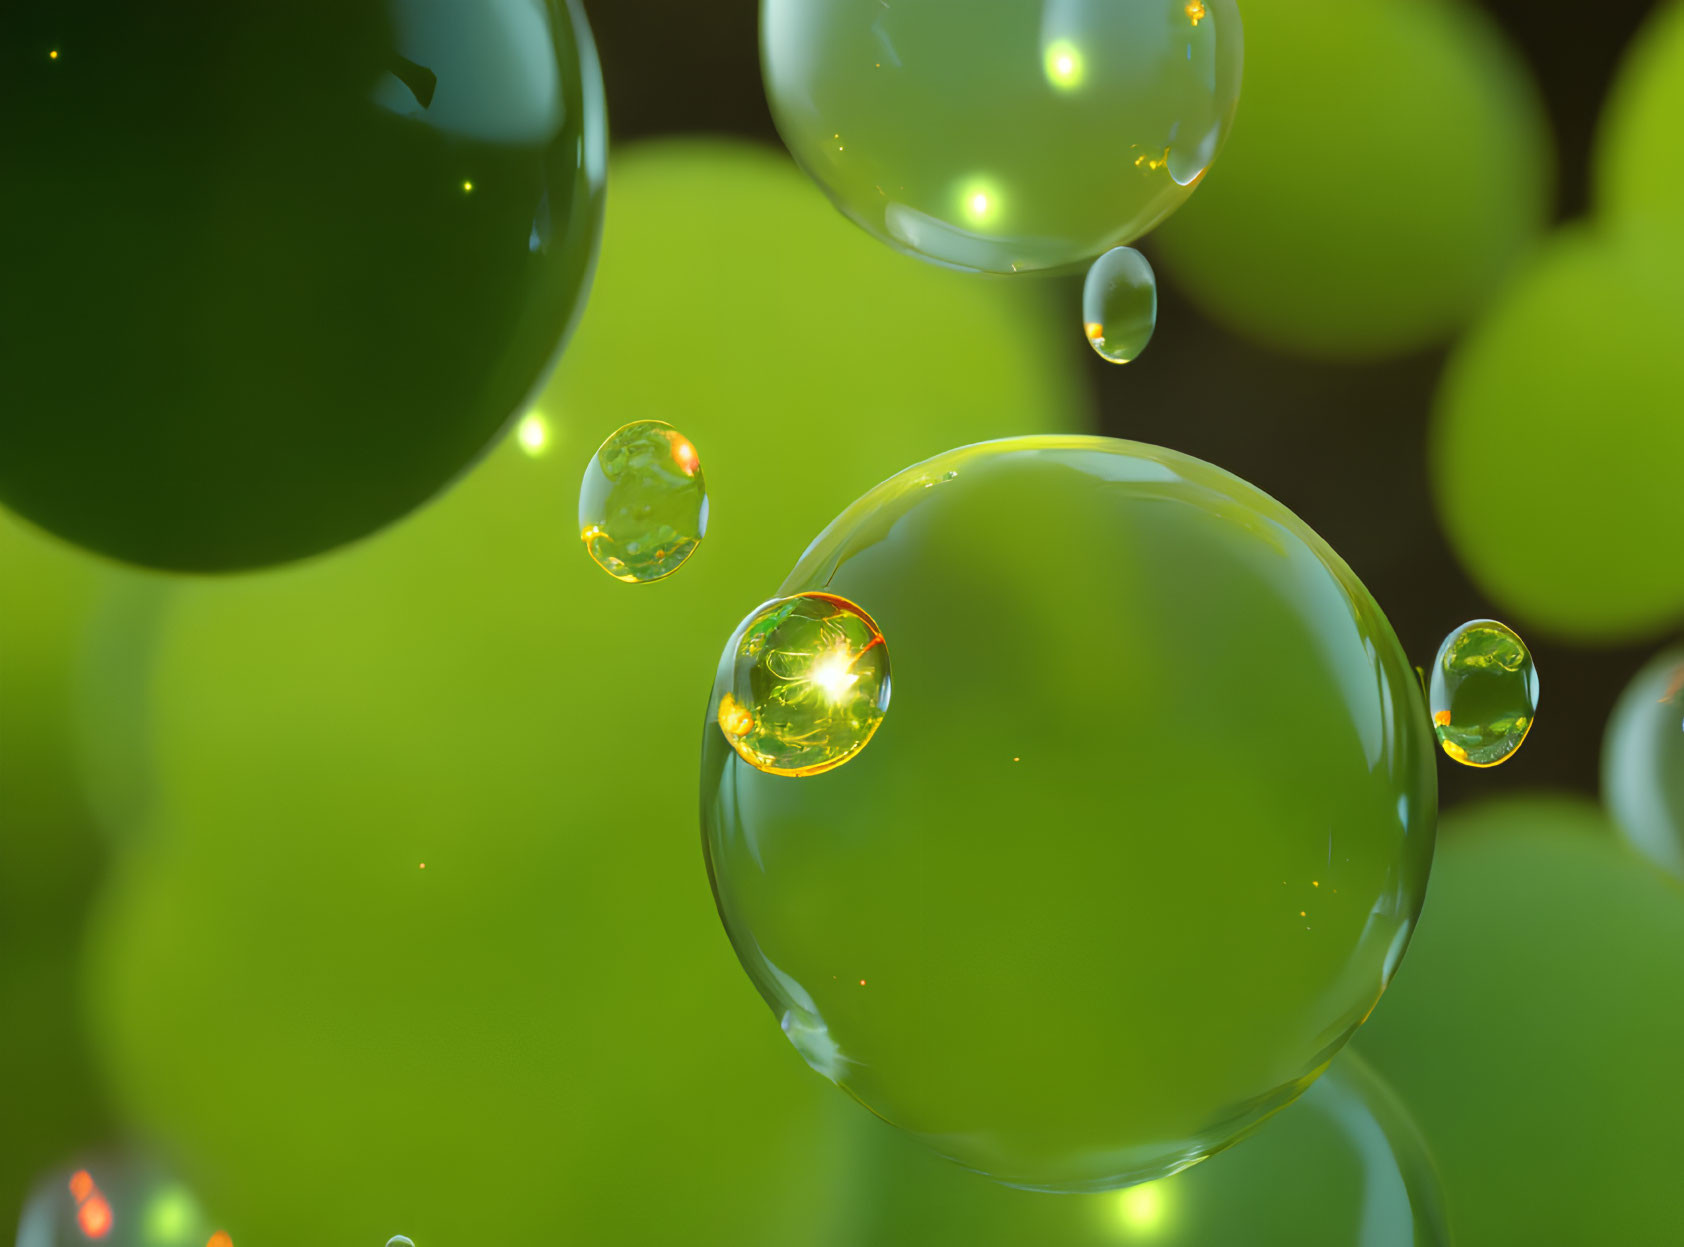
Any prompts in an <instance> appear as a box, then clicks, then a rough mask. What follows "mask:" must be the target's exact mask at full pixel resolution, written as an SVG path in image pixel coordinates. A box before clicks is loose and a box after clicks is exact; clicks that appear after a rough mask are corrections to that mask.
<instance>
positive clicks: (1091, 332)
mask: <svg viewBox="0 0 1684 1247" xmlns="http://www.w3.org/2000/svg"><path fill="white" fill-rule="evenodd" d="M1082 328H1083V329H1084V330H1086V331H1087V335H1088V341H1089V342H1098V341H1100V340H1101V339H1103V338H1104V337H1105V326H1104V325H1095V324H1087V325H1083V326H1082Z"/></svg>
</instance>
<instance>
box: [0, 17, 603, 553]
mask: <svg viewBox="0 0 1684 1247" xmlns="http://www.w3.org/2000/svg"><path fill="white" fill-rule="evenodd" d="M0 116H4V117H6V118H7V122H6V124H5V125H4V126H3V127H0V167H3V168H4V169H5V170H6V178H7V184H8V187H9V189H8V193H7V202H6V217H5V233H6V236H7V237H8V239H10V240H12V245H11V246H10V248H9V250H8V252H7V260H6V273H5V278H4V280H3V281H0V504H4V505H5V506H7V507H10V508H11V509H12V510H14V511H16V512H17V513H18V514H20V515H23V516H25V517H26V518H28V519H30V520H31V521H33V522H34V523H37V524H39V525H41V526H42V527H43V528H46V529H49V530H51V531H52V532H54V533H57V534H59V535H60V536H62V537H65V538H66V539H68V540H70V541H74V542H76V543H78V544H80V545H83V546H86V547H88V548H89V549H93V550H97V551H99V552H100V553H102V554H107V555H111V556H113V557H115V558H120V559H125V560H128V561H131V562H134V563H141V564H146V565H149V566H154V567H163V568H170V569H177V570H190V571H226V570H233V569H242V568H250V567H259V566H264V565H268V564H273V563H280V562H285V561H288V560H292V559H298V558H302V557H304V556H306V555H311V554H316V553H319V552H321V551H324V550H328V549H332V548H334V547H336V546H340V545H343V544H345V543H346V542H349V541H353V540H355V539H357V538H359V537H363V536H366V535H367V534H369V533H371V532H373V531H375V530H376V529H378V528H380V527H382V526H384V525H386V524H388V523H390V522H391V521H393V520H395V519H397V518H398V517H400V516H402V515H404V514H406V513H407V512H409V511H410V510H412V509H413V508H415V507H416V506H418V505H420V504H421V503H423V502H425V501H426V500H427V499H429V498H431V497H432V496H433V495H434V494H436V493H437V492H438V491H439V490H440V488H442V487H443V486H444V485H445V484H446V483H447V482H448V481H450V480H451V479H452V478H453V477H455V476H456V475H457V474H458V473H460V472H461V471H462V470H463V469H464V468H465V467H466V466H467V465H468V464H470V463H471V462H473V461H474V460H475V459H476V458H477V457H478V456H479V455H480V454H481V453H482V452H483V451H484V450H485V449H486V447H487V446H488V445H489V444H490V443H491V442H493V441H494V440H495V438H496V437H497V435H498V433H499V432H500V430H501V429H502V428H503V427H504V425H505V424H506V423H507V422H508V420H509V419H510V417H511V416H513V415H515V414H517V413H518V411H519V410H520V409H521V407H522V406H523V404H524V403H525V401H526V400H527V399H528V398H529V397H530V396H531V394H532V393H533V391H534V389H535V388H536V387H537V386H539V385H540V384H542V382H543V380H544V378H545V374H546V373H547V371H548V369H549V367H550V365H551V363H552V362H553V360H554V359H555V356H556V354H557V352H558V351H559V350H560V349H561V344H562V342H563V340H564V338H565V337H566V335H567V333H568V330H569V329H570V328H571V326H572V324H573V322H574V321H575V319H576V318H577V315H578V312H579V309H580V308H581V307H582V306H583V303H584V300H585V292H586V289H587V287H588V286H589V284H590V273H591V267H592V264H593V262H594V258H595V253H596V243H597V235H598V232H599V229H600V226H601V220H602V179H603V174H604V166H605V164H606V156H607V150H606V148H607V123H606V120H605V117H604V108H603V102H602V77H601V72H600V70H599V69H598V67H597V60H596V51H595V48H594V47H593V45H592V42H591V34H590V29H589V27H588V26H587V25H586V22H585V18H584V13H583V10H582V9H581V7H580V5H579V3H578V0H524V2H521V3H503V2H501V0H451V2H449V3H439V2H437V0H285V3H281V4H265V3H249V2H246V0H236V2H234V3H228V2H226V0H148V2H147V3H144V4H132V5H131V4H92V5H65V4H55V3H43V2H42V0H16V2H15V3H8V4H6V5H5V6H3V7H0Z"/></svg>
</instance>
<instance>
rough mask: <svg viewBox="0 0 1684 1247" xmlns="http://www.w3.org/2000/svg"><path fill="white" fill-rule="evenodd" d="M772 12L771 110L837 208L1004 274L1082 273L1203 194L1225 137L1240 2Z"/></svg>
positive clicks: (766, 36)
mask: <svg viewBox="0 0 1684 1247" xmlns="http://www.w3.org/2000/svg"><path fill="white" fill-rule="evenodd" d="M1202 8H1203V11H1202V13H1200V15H1199V16H1198V18H1197V20H1196V21H1195V20H1194V17H1193V15H1191V14H1190V13H1189V12H1188V6H1187V3H1186V0H1127V2H1126V3H1120V4H1119V3H1116V2H1115V0H966V2H965V3H963V4H955V3H953V2H952V0H896V3H894V4H892V5H890V4H885V3H882V0H762V3H761V11H760V12H761V27H760V30H761V40H760V50H761V63H762V68H763V71H764V76H765V80H766V97H767V100H768V101H769V103H770V104H771V107H772V116H773V118H774V120H775V121H776V122H777V125H778V131H779V133H780V134H782V135H783V139H784V142H785V143H786V144H787V145H788V147H789V150H790V151H791V152H792V153H793V154H794V156H795V158H796V160H797V161H798V162H799V163H800V164H801V166H802V167H803V168H804V169H806V170H807V172H808V173H809V174H811V175H812V177H813V179H814V180H815V181H817V182H818V184H819V185H820V186H821V187H822V188H823V189H824V190H825V192H826V193H827V194H828V195H829V196H830V197H831V199H832V200H833V201H834V202H835V204H836V206H837V207H838V208H840V209H841V210H842V211H843V212H844V213H846V214H847V215H848V216H849V217H850V218H852V219H853V220H854V221H856V222H857V223H858V224H859V225H861V226H862V227H863V228H865V229H866V230H868V231H870V232H871V233H872V234H873V235H875V236H876V237H878V238H880V239H881V240H882V241H884V242H886V243H888V244H889V245H890V246H892V247H895V248H897V249H899V250H901V251H905V252H908V253H910V254H912V255H916V256H919V257H921V258H923V259H926V260H931V261H934V262H935V263H938V264H945V265H949V266H951V267H954V268H961V269H975V270H980V271H983V272H990V273H1015V272H1021V271H1025V270H1031V269H1047V268H1052V269H1058V268H1068V267H1071V266H1073V265H1078V264H1082V263H1085V262H1086V261H1089V260H1092V259H1093V258H1094V257H1096V256H1098V255H1099V254H1100V253H1101V252H1104V251H1107V250H1109V249H1111V248H1112V247H1116V246H1120V245H1121V244H1123V243H1126V242H1130V241H1132V240H1133V239H1135V238H1138V237H1139V236H1140V235H1141V234H1143V233H1145V232H1146V231H1147V230H1149V229H1151V228H1152V227H1153V226H1154V225H1156V224H1157V223H1158V222H1159V221H1161V220H1163V218H1164V217H1166V216H1168V215H1169V214H1170V213H1171V212H1173V211H1175V209H1176V208H1177V207H1178V206H1179V205H1180V204H1181V203H1183V202H1184V201H1185V200H1186V199H1187V197H1188V196H1189V195H1191V194H1192V193H1193V189H1194V187H1196V186H1197V184H1198V181H1199V178H1200V176H1201V175H1202V174H1203V173H1204V171H1205V170H1206V169H1207V168H1209V166H1210V163H1211V161H1212V160H1214V159H1215V158H1216V153H1217V152H1218V151H1219V150H1220V148H1221V146H1222V141H1223V139H1224V138H1225V137H1226V136H1227V133H1228V127H1229V125H1230V124H1231V123H1232V121H1233V116H1234V106H1235V103H1236V101H1237V100H1238V98H1239V89H1240V73H1241V63H1242V60H1243V42H1244V41H1243V35H1242V31H1241V26H1240V15H1239V11H1238V9H1237V8H1236V6H1235V4H1234V0H1206V2H1205V3H1204V4H1203V6H1202Z"/></svg>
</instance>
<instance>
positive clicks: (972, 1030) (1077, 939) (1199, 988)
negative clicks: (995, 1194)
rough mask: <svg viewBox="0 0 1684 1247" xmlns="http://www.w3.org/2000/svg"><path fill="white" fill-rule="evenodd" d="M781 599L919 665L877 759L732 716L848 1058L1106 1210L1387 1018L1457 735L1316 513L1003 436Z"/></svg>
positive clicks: (767, 856) (1081, 450) (788, 585)
mask: <svg viewBox="0 0 1684 1247" xmlns="http://www.w3.org/2000/svg"><path fill="white" fill-rule="evenodd" d="M936 482H939V484H937V483H936ZM779 592H780V593H781V594H782V595H784V596H786V597H787V596H788V595H792V594H797V593H824V594H832V595H839V596H841V597H843V598H845V599H846V600H848V601H852V602H861V603H867V604H869V606H870V609H871V612H872V615H873V617H874V618H875V619H876V620H877V621H878V623H879V624H880V625H881V627H882V630H883V633H884V635H886V636H888V637H889V638H890V641H891V643H892V645H893V648H894V667H895V683H896V694H895V710H894V714H893V715H892V716H890V717H889V718H888V719H887V720H886V721H885V722H884V724H883V727H882V729H881V730H880V731H879V732H878V735H877V737H876V738H875V739H874V740H873V741H872V743H871V746H870V748H868V749H865V750H863V751H861V752H860V753H859V754H858V755H857V756H855V757H854V758H853V759H852V760H851V761H850V762H849V763H848V765H847V766H843V767H838V768H836V769H834V770H832V771H828V772H826V773H824V774H822V775H818V776H815V777H813V778H811V779H806V780H803V781H802V782H800V783H790V782H788V781H786V780H784V779H782V778H780V777H778V776H776V775H769V774H766V773H764V772H763V771H761V770H760V769H759V768H757V767H755V766H753V765H752V764H750V763H749V762H747V761H745V760H744V758H743V757H742V755H741V754H740V753H739V752H738V751H737V750H736V749H734V748H733V747H732V746H731V744H730V741H729V740H728V739H727V735H726V733H725V731H723V730H722V729H721V727H720V726H719V724H718V723H717V722H716V721H710V722H709V723H708V724H707V726H706V728H705V730H704V746H703V758H702V820H703V829H704V837H703V838H704V844H705V848H706V851H707V857H708V863H709V867H710V871H711V875H712V882H713V886H714V891H715V896H716V899H717V902H718V906H719V912H720V914H721V917H722V919H723V921H724V923H725V926H726V929H727V930H728V932H729V933H730V936H731V938H732V941H733V943H734V945H735V947H736V950H737V953H738V956H739V958H740V960H741V961H742V963H743V965H744V968H745V969H746V970H747V971H748V973H749V975H750V977H751V978H752V979H753V981H754V983H755V985H756V986H757V987H758V988H759V990H760V992H761V994H762V995H763V996H764V997H765V999H766V1001H767V1003H768V1004H769V1005H770V1006H771V1008H772V1012H773V1015H774V1017H775V1018H776V1019H777V1021H778V1023H779V1025H780V1026H781V1027H782V1028H783V1031H784V1033H785V1035H786V1036H787V1038H788V1039H789V1040H790V1042H791V1043H792V1044H793V1045H794V1046H795V1047H796V1048H797V1050H798V1051H799V1052H800V1053H801V1055H802V1056H803V1057H804V1058H805V1059H806V1060H807V1062H808V1063H809V1064H810V1065H811V1066H812V1067H813V1068H814V1069H816V1070H818V1071H820V1072H821V1073H823V1074H824V1075H825V1076H827V1077H829V1078H831V1079H833V1080H834V1081H836V1082H838V1083H839V1084H841V1085H842V1086H843V1087H845V1088H846V1089H847V1090H848V1091H849V1092H850V1093H851V1094H853V1095H854V1096H855V1097H856V1098H858V1099H859V1100H861V1101H862V1102H864V1103H865V1104H866V1105H868V1106H869V1107H870V1108H871V1109H872V1110H873V1111H875V1112H876V1113H878V1114H879V1115H881V1116H882V1117H884V1118H885V1119H886V1120H888V1121H890V1122H892V1123H894V1124H896V1125H898V1126H900V1127H902V1128H903V1129H905V1130H906V1131H908V1132H910V1133H911V1134H913V1135H916V1136H917V1137H919V1138H920V1139H921V1140H922V1141H923V1142H924V1143H926V1144H928V1145H929V1146H930V1147H931V1148H933V1149H934V1150H935V1151H937V1152H940V1153H942V1154H943V1155H946V1156H948V1157H950V1158H953V1159H956V1160H958V1161H960V1162H961V1163H963V1164H964V1165H966V1166H969V1167H971V1168H973V1169H977V1170H979V1171H981V1172H983V1173H986V1174H989V1175H991V1176H993V1177H996V1178H999V1179H1001V1180H1004V1181H1006V1182H1010V1183H1013V1184H1016V1185H1021V1186H1028V1187H1039V1188H1046V1189H1059V1190H1078V1189H1097V1188H1102V1187H1107V1186H1115V1185H1121V1184H1124V1183H1127V1182H1137V1181H1142V1180H1146V1179H1150V1178H1155V1177H1161V1176H1163V1175H1166V1174H1169V1173H1173V1172H1175V1171H1176V1170H1178V1169H1180V1168H1182V1167H1184V1166H1186V1165H1188V1164H1190V1163H1192V1162H1193V1161H1196V1160H1198V1159H1199V1158H1200V1157H1202V1156H1205V1155H1208V1154H1209V1153H1210V1152H1212V1151H1214V1150H1216V1149H1219V1148H1221V1147H1223V1146H1224V1145H1226V1144H1228V1143H1230V1142H1232V1141H1233V1140H1234V1139H1235V1138H1236V1137H1238V1136H1239V1135H1241V1134H1242V1133H1243V1132H1244V1131H1245V1130H1247V1129H1248V1128H1250V1127H1251V1126H1252V1125H1254V1124H1255V1123H1256V1122H1257V1121H1259V1120H1261V1119H1262V1118H1263V1117H1264V1116H1266V1115H1267V1114H1268V1113H1270V1112H1271V1111H1273V1110H1274V1109H1276V1108H1278V1107H1280V1106H1281V1105H1283V1104H1285V1103H1287V1102H1288V1101H1290V1100H1291V1099H1293V1098H1294V1097H1295V1096H1297V1095H1298V1094H1299V1092H1301V1091H1302V1090H1303V1089H1304V1087H1305V1086H1307V1085H1308V1083H1309V1081H1310V1080H1311V1079H1312V1078H1313V1077H1314V1076H1315V1074H1316V1073H1317V1072H1318V1071H1319V1070H1320V1068H1321V1067H1322V1066H1323V1065H1324V1064H1325V1063H1326V1061H1327V1060H1328V1058H1329V1057H1330V1056H1331V1055H1332V1054H1333V1053H1334V1052H1335V1051H1337V1050H1338V1048H1339V1047H1340V1045H1341V1044H1342V1043H1343V1042H1344V1041H1345V1039H1346V1038H1348V1037H1349V1035H1350V1034H1351V1033H1352V1032H1353V1031H1354V1030H1355V1028H1356V1027H1357V1026H1358V1024H1359V1023H1360V1022H1361V1021H1362V1020H1363V1018H1364V1017H1365V1016H1367V1013H1368V1011H1369V1009H1370V1008H1372V1006H1373V1004H1374V1002H1375V1001H1376V1000H1377V999H1378V997H1379V995H1380V992H1381V991H1382V990H1383V988H1384V986H1385V984H1386V982H1387V980H1388V978H1389V977H1390V975H1391V974H1392V972H1393V970H1394V969H1395V968H1396V965H1397V962H1398V959H1399V958H1400V956H1401V954H1402V951H1403V948H1404V946H1405V945H1406V944H1407V942H1408V937H1409V934H1410V931H1411V930H1412V928H1413V925H1414V921H1415V916H1416V914H1417V913H1418V911H1419V907H1420V904H1421V898H1422V894H1423V891H1424V888H1425V883H1426V876H1427V870H1428V866H1429V863H1430V860H1431V854H1432V844H1433V828H1434V824H1435V821H1436V817H1437V789H1436V774H1435V768H1434V757H1435V750H1434V748H1433V738H1432V734H1431V731H1430V727H1429V724H1430V720H1429V717H1428V715H1427V713H1426V706H1425V703H1424V699H1423V697H1422V693H1421V688H1420V685H1419V683H1418V681H1417V679H1416V676H1415V673H1414V671H1413V670H1412V669H1411V668H1410V666H1409V664H1408V662H1407V661H1406V659H1405V657H1404V655H1403V652H1402V650H1401V647H1400V646H1399V645H1398V642H1397V639H1396V637H1395V636H1394V635H1393V633H1392V630H1391V627H1390V625H1389V624H1388V623H1387V621H1386V618H1385V616H1384V615H1383V614H1382V613H1381V611H1380V610H1379V608H1378V607H1377V606H1376V605H1375V603H1374V601H1373V599H1372V598H1371V597H1370V596H1369V594H1368V592H1367V591H1366V590H1365V589H1364V588H1363V587H1362V585H1361V583H1360V582H1359V581H1357V579H1356V578H1355V577H1354V576H1353V575H1352V574H1351V572H1350V570H1349V568H1348V567H1346V566H1345V564H1344V563H1343V562H1342V561H1341V560H1340V559H1339V558H1338V556H1337V555H1336V554H1335V553H1334V552H1333V551H1332V550H1331V549H1329V548H1328V547H1327V545H1326V544H1325V543H1324V542H1323V541H1321V539H1320V538H1318V537H1317V536H1316V535H1315V534H1314V533H1313V532H1312V531H1311V530H1310V529H1309V528H1308V527H1306V526H1305V525H1304V524H1303V523H1302V522H1301V521H1300V520H1298V519H1297V518H1296V517H1294V516H1293V515H1292V514H1291V513H1290V512H1288V511H1287V510H1286V509H1285V508H1284V507H1282V506H1281V505H1280V504H1279V503H1277V502H1275V501H1274V500H1272V499H1270V498H1269V497H1268V496H1266V495H1265V494H1263V493H1261V492H1260V491H1258V490H1256V489H1254V488H1253V487H1251V486H1250V485H1247V484H1246V483H1244V482H1243V481H1240V480H1238V479H1236V478H1235V477H1233V476H1230V475H1229V474H1227V473H1225V472H1222V471H1221V470H1219V469H1217V468H1214V467H1212V466H1210V465H1209V464H1206V463H1202V462H1200V461H1198V460H1196V459H1192V458H1189V457H1187V456H1184V455H1180V454H1176V453H1174V452H1171V451H1166V450H1161V449H1158V448H1156V447H1150V446H1143V445H1140V444H1137V443H1130V442H1119V441H1111V440H1107V439H1103V438H1081V437H1046V438H1025V439H1016V440H1011V441H1004V442H993V443H987V444H983V445H979V446H971V447H966V448H964V449H961V450H956V451H952V452H949V453H948V454H945V455H941V456H938V457H937V458H935V459H933V460H930V461H929V462H927V463H923V464H920V465H918V466H916V467H913V468H910V469H908V470H906V471H904V472H902V473H900V474H899V475H898V476H895V477H893V478H891V479H890V480H889V481H887V482H885V483H884V484H882V485H880V486H878V487H877V488H876V489H874V490H873V491H871V492H870V493H869V494H867V495H866V496H865V497H864V498H862V499H860V500H859V501H858V502H856V503H855V504H854V505H853V506H852V507H850V508H849V509H848V510H847V511H845V512H844V513H843V514H842V515H841V516H840V517H839V518H838V519H837V520H836V521H834V522H833V523H832V524H831V526H830V527H829V528H828V529H827V530H826V531H825V532H824V534H823V535H822V536H821V537H820V538H819V539H818V540H817V541H815V542H814V543H813V545H812V546H811V547H810V549H809V550H808V551H807V553H806V554H805V555H804V556H803V557H802V559H801V561H800V562H799V563H798V565H797V566H796V568H795V570H794V571H793V572H792V573H791V575H790V576H789V578H788V579H787V580H786V581H785V582H784V584H783V586H782V587H781V589H780V590H779Z"/></svg>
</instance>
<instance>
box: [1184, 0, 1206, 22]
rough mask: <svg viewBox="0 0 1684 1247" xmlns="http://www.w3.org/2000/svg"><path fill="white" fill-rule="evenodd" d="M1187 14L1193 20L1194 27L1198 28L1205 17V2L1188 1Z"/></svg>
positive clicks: (1198, 0)
mask: <svg viewBox="0 0 1684 1247" xmlns="http://www.w3.org/2000/svg"><path fill="white" fill-rule="evenodd" d="M1186 13H1187V16H1188V17H1189V18H1191V19H1192V22H1193V25H1195V26H1197V25H1198V24H1199V23H1200V22H1201V21H1203V20H1204V17H1205V6H1204V2H1203V0H1187V8H1186Z"/></svg>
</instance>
